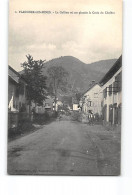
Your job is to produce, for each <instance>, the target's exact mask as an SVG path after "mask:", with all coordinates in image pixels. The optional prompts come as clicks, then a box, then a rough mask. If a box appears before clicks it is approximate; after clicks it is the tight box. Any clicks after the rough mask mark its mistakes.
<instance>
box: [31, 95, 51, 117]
mask: <svg viewBox="0 0 132 195" xmlns="http://www.w3.org/2000/svg"><path fill="white" fill-rule="evenodd" d="M53 104H54V100H53V98H52V97H50V96H48V97H47V98H46V99H45V100H44V101H43V105H38V104H35V103H34V102H32V105H31V110H33V109H34V111H35V113H37V114H44V113H45V112H52V111H53V109H54V108H53Z"/></svg>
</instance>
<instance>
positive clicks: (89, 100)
mask: <svg viewBox="0 0 132 195" xmlns="http://www.w3.org/2000/svg"><path fill="white" fill-rule="evenodd" d="M100 91H101V87H100V85H99V84H97V83H94V84H92V85H91V86H90V87H89V89H88V90H87V91H86V92H85V93H84V94H83V96H82V98H81V100H80V103H79V105H80V107H81V109H82V111H83V113H85V114H88V113H93V114H99V115H101V99H102V94H101V93H100Z"/></svg>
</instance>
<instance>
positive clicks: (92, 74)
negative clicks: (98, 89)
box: [44, 56, 116, 92]
mask: <svg viewBox="0 0 132 195" xmlns="http://www.w3.org/2000/svg"><path fill="white" fill-rule="evenodd" d="M115 61H116V59H108V60H101V61H98V62H94V63H91V64H85V63H83V62H82V61H80V60H79V59H77V58H75V57H72V56H63V57H59V58H55V59H52V60H50V61H48V62H46V63H45V68H46V69H47V68H48V67H50V66H53V65H56V66H60V65H61V66H62V67H64V68H65V69H66V70H67V71H68V72H69V74H70V79H69V80H70V82H71V83H72V85H73V87H74V88H76V89H78V90H79V91H80V92H83V91H85V90H87V89H88V88H89V84H90V83H91V81H92V80H95V82H98V81H99V80H100V79H101V78H102V77H103V76H104V75H105V73H106V72H107V71H108V70H109V69H110V68H111V67H112V65H113V64H114V63H115ZM44 74H45V69H44Z"/></svg>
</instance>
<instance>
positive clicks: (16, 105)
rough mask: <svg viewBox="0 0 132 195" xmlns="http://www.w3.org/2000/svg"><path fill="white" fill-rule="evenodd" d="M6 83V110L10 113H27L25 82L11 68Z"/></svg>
mask: <svg viewBox="0 0 132 195" xmlns="http://www.w3.org/2000/svg"><path fill="white" fill-rule="evenodd" d="M8 82H9V83H8V109H9V110H10V111H12V112H19V111H22V110H23V111H27V99H26V82H25V80H24V79H23V78H22V77H21V75H20V74H19V73H18V72H16V71H15V70H14V69H13V68H12V67H11V66H9V70H8Z"/></svg>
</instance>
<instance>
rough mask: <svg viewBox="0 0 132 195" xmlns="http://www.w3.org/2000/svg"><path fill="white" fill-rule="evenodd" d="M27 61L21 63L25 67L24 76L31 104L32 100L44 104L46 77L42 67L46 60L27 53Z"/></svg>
mask: <svg viewBox="0 0 132 195" xmlns="http://www.w3.org/2000/svg"><path fill="white" fill-rule="evenodd" d="M26 57H27V62H24V63H22V64H21V66H22V67H23V68H24V71H23V74H22V76H23V78H24V79H25V80H26V82H27V99H28V100H29V106H31V102H34V103H35V104H36V103H37V104H39V105H42V104H43V101H44V100H45V99H46V89H47V87H46V79H47V77H45V76H43V74H42V68H43V67H44V62H45V60H34V59H33V57H32V56H31V55H27V56H26Z"/></svg>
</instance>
